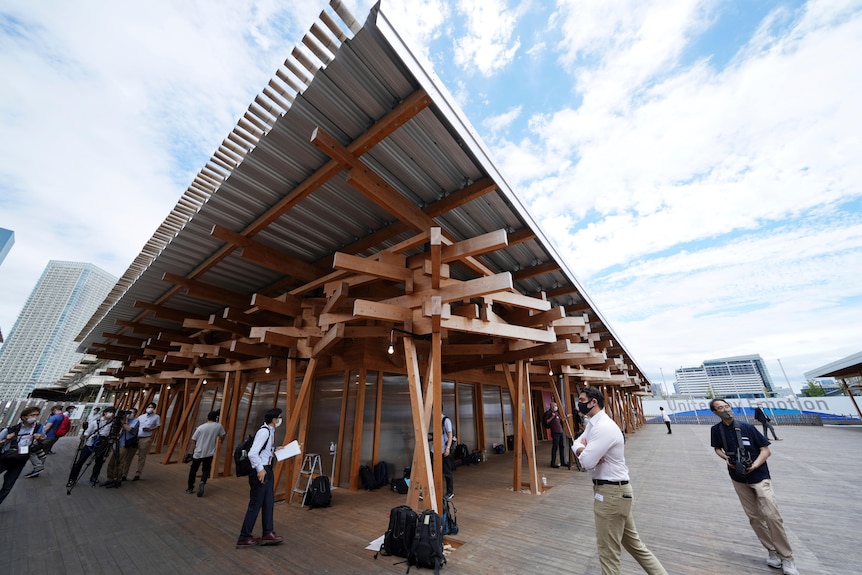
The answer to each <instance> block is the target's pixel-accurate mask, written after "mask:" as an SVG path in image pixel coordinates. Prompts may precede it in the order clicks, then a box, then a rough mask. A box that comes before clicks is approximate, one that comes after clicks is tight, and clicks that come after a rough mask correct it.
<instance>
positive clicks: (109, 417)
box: [104, 413, 114, 421]
mask: <svg viewBox="0 0 862 575" xmlns="http://www.w3.org/2000/svg"><path fill="white" fill-rule="evenodd" d="M104 418H105V420H106V421H111V420H112V419H114V414H113V413H106V414H105V415H104Z"/></svg>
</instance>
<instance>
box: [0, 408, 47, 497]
mask: <svg viewBox="0 0 862 575" xmlns="http://www.w3.org/2000/svg"><path fill="white" fill-rule="evenodd" d="M41 413H42V411H41V410H40V409H39V408H38V407H35V406H33V407H25V408H24V409H23V410H22V411H21V416H20V419H21V421H19V422H18V423H16V424H14V425H9V426H7V427H6V428H5V429H2V430H0V475H3V487H2V488H0V503H3V500H4V499H6V496H7V495H9V492H10V491H12V487H14V485H15V482H16V481H18V477H19V476H20V475H21V471H23V470H24V466H25V465H27V460H28V459H30V454H31V453H34V452H38V451H39V450H41V445H40V443H39V442H40V441H42V440H44V439H45V435H44V434H43V433H42V426H41V425H39V415H40V414H41Z"/></svg>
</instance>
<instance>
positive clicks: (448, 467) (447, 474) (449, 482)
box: [443, 451, 455, 495]
mask: <svg viewBox="0 0 862 575" xmlns="http://www.w3.org/2000/svg"><path fill="white" fill-rule="evenodd" d="M454 470H455V465H454V464H453V463H452V452H451V451H450V452H449V457H446V456H444V457H443V477H444V478H445V479H446V495H451V494H452V493H455V478H454V475H453V474H452V472H453V471H454Z"/></svg>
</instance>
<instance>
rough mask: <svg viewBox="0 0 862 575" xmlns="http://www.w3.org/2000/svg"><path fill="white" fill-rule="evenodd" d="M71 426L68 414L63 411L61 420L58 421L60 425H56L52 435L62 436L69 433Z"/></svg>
mask: <svg viewBox="0 0 862 575" xmlns="http://www.w3.org/2000/svg"><path fill="white" fill-rule="evenodd" d="M71 427H72V420H71V419H69V416H68V415H66V414H65V413H64V414H63V421H61V422H60V425H58V426H57V430H56V431H55V432H54V437H63V436H64V435H66V434H67V433H69V429H71Z"/></svg>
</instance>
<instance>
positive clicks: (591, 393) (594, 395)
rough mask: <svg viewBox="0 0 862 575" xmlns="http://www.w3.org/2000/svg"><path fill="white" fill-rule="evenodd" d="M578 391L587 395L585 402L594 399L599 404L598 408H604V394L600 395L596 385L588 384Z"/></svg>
mask: <svg viewBox="0 0 862 575" xmlns="http://www.w3.org/2000/svg"><path fill="white" fill-rule="evenodd" d="M580 393H583V394H584V395H586V396H587V398H588V399H587V403H589V402H590V401H592V400H593V399H595V400H596V403H598V404H599V409H604V408H605V396H604V395H602V392H601V391H599V388H598V387H593V386H592V385H590V386H587V387H585V388H583V389H582V390H581V391H580Z"/></svg>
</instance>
